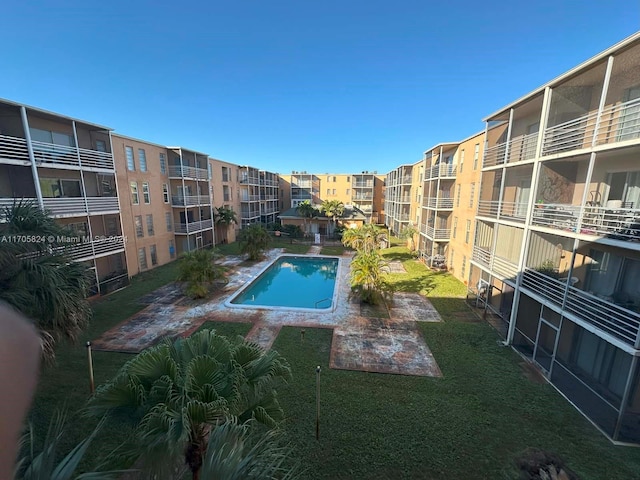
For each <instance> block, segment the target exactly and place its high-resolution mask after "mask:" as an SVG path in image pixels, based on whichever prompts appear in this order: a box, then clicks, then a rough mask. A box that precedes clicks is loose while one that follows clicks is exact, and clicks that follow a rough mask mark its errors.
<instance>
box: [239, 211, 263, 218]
mask: <svg viewBox="0 0 640 480" xmlns="http://www.w3.org/2000/svg"><path fill="white" fill-rule="evenodd" d="M259 216H260V210H244V211H240V218H243V219H247V218H256V217H259Z"/></svg>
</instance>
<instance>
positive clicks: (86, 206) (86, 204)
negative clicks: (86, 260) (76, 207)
mask: <svg viewBox="0 0 640 480" xmlns="http://www.w3.org/2000/svg"><path fill="white" fill-rule="evenodd" d="M71 127H72V129H73V142H74V143H75V144H76V156H77V157H78V165H80V184H81V185H82V199H83V201H84V211H85V215H86V219H87V227H88V228H89V238H90V239H91V254H92V255H93V266H94V267H95V269H96V284H97V285H98V293H100V282H99V280H98V267H97V266H96V262H95V256H96V249H95V246H94V244H93V229H92V228H91V217H90V216H89V201H88V200H87V186H86V184H85V181H84V172H83V171H82V157H81V156H80V148H79V147H78V131H77V130H76V121H75V120H72V121H71Z"/></svg>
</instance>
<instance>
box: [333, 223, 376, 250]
mask: <svg viewBox="0 0 640 480" xmlns="http://www.w3.org/2000/svg"><path fill="white" fill-rule="evenodd" d="M386 239H387V234H386V232H385V231H384V230H383V229H382V228H380V227H378V226H377V225H374V224H372V223H367V224H365V225H362V226H361V227H358V228H349V229H347V230H345V231H344V233H343V234H342V243H343V245H345V246H346V247H350V248H353V249H354V250H357V251H358V252H364V253H370V252H373V251H374V250H378V249H379V248H380V245H381V244H382V243H383V242H385V241H386Z"/></svg>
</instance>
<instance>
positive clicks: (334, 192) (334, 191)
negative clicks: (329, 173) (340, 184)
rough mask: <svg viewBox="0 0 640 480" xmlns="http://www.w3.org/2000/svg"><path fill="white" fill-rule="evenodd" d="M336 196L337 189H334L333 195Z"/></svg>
mask: <svg viewBox="0 0 640 480" xmlns="http://www.w3.org/2000/svg"><path fill="white" fill-rule="evenodd" d="M333 178H336V177H333ZM334 181H335V180H334ZM335 194H336V189H335V188H334V189H333V195H335Z"/></svg>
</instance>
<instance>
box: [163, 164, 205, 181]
mask: <svg viewBox="0 0 640 480" xmlns="http://www.w3.org/2000/svg"><path fill="white" fill-rule="evenodd" d="M169 178H188V179H191V180H209V171H208V170H207V169H206V168H198V167H191V166H189V165H170V166H169Z"/></svg>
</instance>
